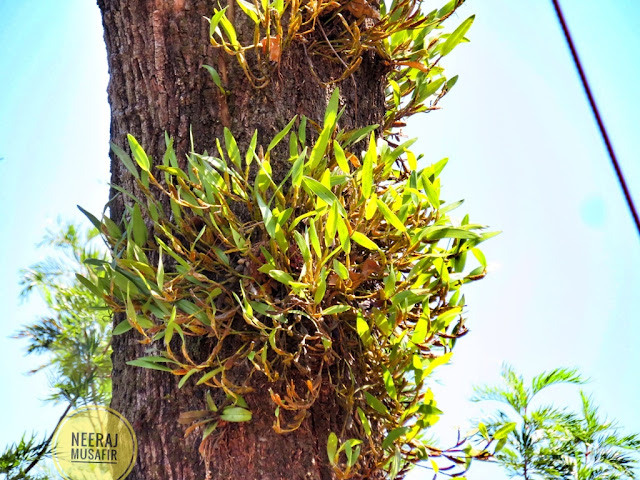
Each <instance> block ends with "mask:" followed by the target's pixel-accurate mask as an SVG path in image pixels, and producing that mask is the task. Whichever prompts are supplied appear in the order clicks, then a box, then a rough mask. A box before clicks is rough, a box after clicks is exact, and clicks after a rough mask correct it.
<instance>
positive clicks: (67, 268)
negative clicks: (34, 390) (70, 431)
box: [17, 224, 111, 404]
mask: <svg viewBox="0 0 640 480" xmlns="http://www.w3.org/2000/svg"><path fill="white" fill-rule="evenodd" d="M97 235H98V231H97V230H95V229H94V230H92V231H90V232H88V233H86V234H83V233H82V232H81V229H80V228H79V227H78V226H76V225H73V224H69V225H67V226H66V227H64V229H63V230H62V231H60V232H55V233H51V232H49V233H48V234H47V236H46V237H45V238H44V240H43V242H42V244H43V245H47V246H50V247H54V248H55V250H56V252H57V255H55V256H51V257H48V258H47V259H46V260H44V261H42V262H39V263H37V264H35V265H33V266H31V267H30V268H28V269H26V270H24V271H23V272H22V279H21V286H22V296H23V297H24V298H26V297H27V296H28V295H30V294H31V293H33V292H37V293H39V294H40V295H41V297H42V298H43V300H44V302H45V305H46V307H47V310H48V311H47V314H46V315H45V316H43V317H41V318H40V319H39V320H38V321H36V322H33V323H30V324H27V325H25V326H24V327H22V329H21V330H20V331H19V332H18V334H17V337H18V338H22V339H26V340H27V352H29V353H37V354H40V355H44V356H46V358H47V360H46V363H45V364H44V365H43V366H42V367H40V368H38V369H36V371H39V370H47V371H48V372H50V374H51V375H50V378H51V381H52V385H51V387H52V389H53V393H52V394H51V397H50V399H51V400H54V401H59V400H63V401H67V402H70V403H73V404H76V403H77V402H80V403H107V402H108V401H109V399H110V395H111V379H110V375H111V359H110V353H111V352H110V349H109V345H110V340H109V339H110V330H111V315H110V312H109V311H108V310H107V309H106V305H105V303H104V301H103V300H102V299H101V298H100V297H99V296H98V295H97V290H96V289H95V288H94V287H93V282H95V281H96V280H97V279H96V277H95V273H94V272H93V270H92V269H90V268H89V266H88V265H87V264H86V262H89V261H104V260H105V259H106V258H107V256H106V255H107V254H106V253H105V252H103V251H99V250H96V249H94V248H92V247H91V244H90V241H91V239H92V238H94V237H95V236H97Z"/></svg>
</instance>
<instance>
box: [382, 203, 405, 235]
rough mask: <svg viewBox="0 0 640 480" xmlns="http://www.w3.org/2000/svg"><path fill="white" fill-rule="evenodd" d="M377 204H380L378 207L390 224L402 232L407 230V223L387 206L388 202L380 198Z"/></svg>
mask: <svg viewBox="0 0 640 480" xmlns="http://www.w3.org/2000/svg"><path fill="white" fill-rule="evenodd" d="M377 204H378V209H379V210H380V211H381V212H382V215H384V218H385V219H386V220H387V222H389V224H390V225H392V226H393V227H395V228H397V229H398V230H400V231H401V232H406V231H407V227H406V226H405V224H404V223H402V222H401V221H400V219H399V218H398V216H397V215H396V214H395V213H393V212H392V211H391V209H390V208H389V207H388V206H387V204H386V203H384V202H383V201H382V200H380V199H378V200H377Z"/></svg>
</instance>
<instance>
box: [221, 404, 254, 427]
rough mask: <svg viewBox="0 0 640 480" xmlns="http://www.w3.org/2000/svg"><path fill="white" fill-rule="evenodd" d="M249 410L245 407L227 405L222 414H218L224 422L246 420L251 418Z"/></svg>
mask: <svg viewBox="0 0 640 480" xmlns="http://www.w3.org/2000/svg"><path fill="white" fill-rule="evenodd" d="M251 416H252V415H251V412H250V411H249V410H247V409H246V408H242V407H227V408H225V409H224V410H222V414H221V415H220V420H224V421H225V422H234V423H238V422H248V421H249V420H251Z"/></svg>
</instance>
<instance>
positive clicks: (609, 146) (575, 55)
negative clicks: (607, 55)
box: [551, 0, 640, 235]
mask: <svg viewBox="0 0 640 480" xmlns="http://www.w3.org/2000/svg"><path fill="white" fill-rule="evenodd" d="M551 1H552V2H553V6H554V9H555V11H556V15H557V16H558V21H559V22H560V25H561V27H562V31H563V32H564V36H565V39H566V40H567V44H568V45H569V50H570V51H571V56H572V57H573V62H574V63H575V66H576V69H577V70H578V74H579V75H580V80H581V81H582V86H583V87H584V91H585V93H586V95H587V99H588V100H589V105H590V106H591V111H592V112H593V115H594V117H595V119H596V122H597V124H598V128H599V129H600V134H601V135H602V140H603V141H604V144H605V146H606V148H607V152H608V153H609V158H610V159H611V163H612V165H613V169H614V170H615V173H616V176H617V177H618V181H619V182H620V187H621V188H622V192H623V194H624V198H625V200H626V202H627V205H628V206H629V210H630V212H631V217H632V218H633V221H634V223H635V225H636V229H637V230H638V235H640V217H638V210H637V209H636V206H635V204H634V202H633V197H632V196H631V192H630V191H629V186H628V185H627V181H626V179H625V177H624V173H623V172H622V168H621V167H620V163H619V162H618V157H617V156H616V153H615V151H614V150H613V144H612V143H611V139H610V138H609V133H608V132H607V128H606V127H605V125H604V121H603V120H602V115H601V114H600V110H599V109H598V105H597V104H596V101H595V98H594V96H593V92H592V91H591V87H590V86H589V81H588V80H587V76H586V74H585V71H584V68H583V66H582V63H581V61H580V57H579V56H578V51H577V50H576V46H575V44H574V42H573V38H572V36H571V32H570V30H569V26H568V25H567V22H566V20H565V17H564V14H563V13H562V8H561V7H560V3H559V1H558V0H551Z"/></svg>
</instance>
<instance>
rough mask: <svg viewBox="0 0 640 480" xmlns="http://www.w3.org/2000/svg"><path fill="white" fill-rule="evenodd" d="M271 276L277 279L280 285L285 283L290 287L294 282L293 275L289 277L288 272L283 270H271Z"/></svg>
mask: <svg viewBox="0 0 640 480" xmlns="http://www.w3.org/2000/svg"><path fill="white" fill-rule="evenodd" d="M269 276H270V277H271V278H274V279H276V280H277V281H279V282H280V283H284V284H285V285H287V286H289V285H290V284H291V282H293V281H294V280H293V277H292V276H291V275H289V274H288V273H287V272H283V271H282V270H269Z"/></svg>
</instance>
